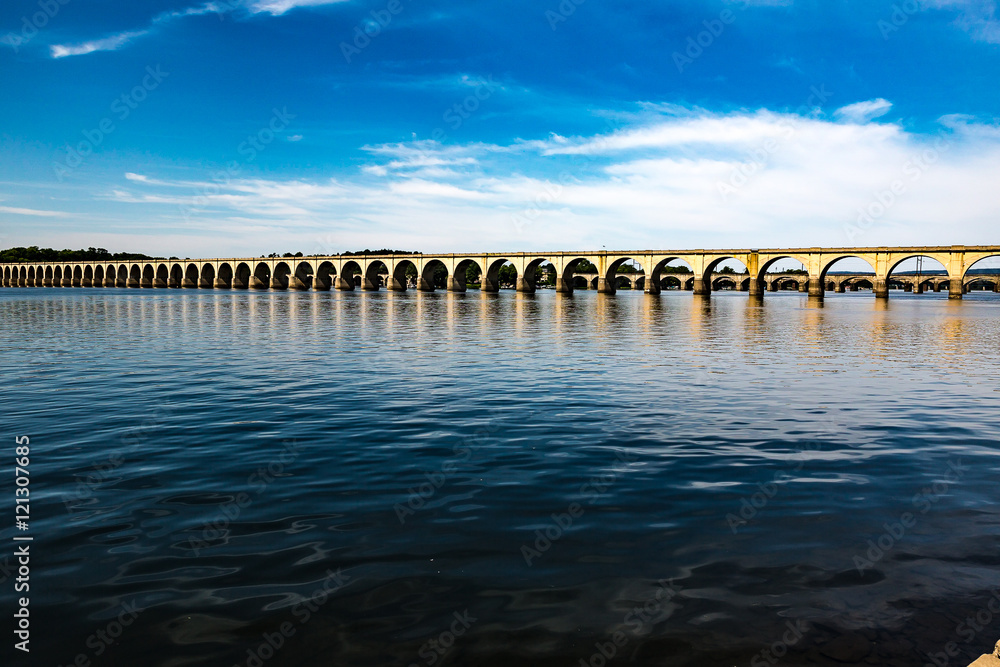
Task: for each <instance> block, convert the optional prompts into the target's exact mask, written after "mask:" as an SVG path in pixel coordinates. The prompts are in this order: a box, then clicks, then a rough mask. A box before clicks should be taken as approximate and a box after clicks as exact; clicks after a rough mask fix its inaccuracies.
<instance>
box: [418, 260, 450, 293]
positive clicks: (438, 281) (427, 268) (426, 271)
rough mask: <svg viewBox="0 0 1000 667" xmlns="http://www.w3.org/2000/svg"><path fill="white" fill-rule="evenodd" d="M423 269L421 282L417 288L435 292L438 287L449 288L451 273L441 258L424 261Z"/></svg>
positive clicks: (422, 290)
mask: <svg viewBox="0 0 1000 667" xmlns="http://www.w3.org/2000/svg"><path fill="white" fill-rule="evenodd" d="M423 265H424V266H423V269H422V270H421V271H420V284H419V286H418V288H417V289H419V290H420V291H421V292H433V291H434V290H436V289H447V287H448V278H450V277H451V276H450V275H449V271H448V267H447V265H446V264H445V263H444V262H442V261H441V260H440V259H431V260H427V261H425V262H423Z"/></svg>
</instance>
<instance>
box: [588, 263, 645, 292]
mask: <svg viewBox="0 0 1000 667" xmlns="http://www.w3.org/2000/svg"><path fill="white" fill-rule="evenodd" d="M634 265H637V266H634ZM623 266H629V267H630V268H631V269H632V271H622V273H626V274H632V276H633V277H632V278H628V277H627V276H619V274H618V272H619V270H620V269H621V268H622V267H623ZM648 275H650V274H649V270H648V268H647V267H645V266H643V263H642V259H641V258H640V257H633V256H623V257H616V258H615V259H614V261H611V262H609V263H608V268H607V270H606V271H605V272H604V285H605V289H604V290H603V291H604V292H606V293H607V294H614V293H615V292H616V291H617V290H618V286H619V284H621V285H622V289H624V288H625V281H627V282H628V287H629V288H630V289H631V287H632V284H633V283H634V282H635V281H636V280H638V279H639V278H640V277H641V278H643V279H645V278H646V276H648ZM621 278H625V281H622V280H620V279H621ZM600 289H601V286H600V282H598V290H600Z"/></svg>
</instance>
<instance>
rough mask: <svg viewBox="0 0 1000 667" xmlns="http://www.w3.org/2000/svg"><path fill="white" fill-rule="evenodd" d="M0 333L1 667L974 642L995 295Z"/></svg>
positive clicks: (75, 302) (444, 660)
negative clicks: (23, 628)
mask: <svg viewBox="0 0 1000 667" xmlns="http://www.w3.org/2000/svg"><path fill="white" fill-rule="evenodd" d="M0 323H2V324H0V325H2V340H0V362H2V368H3V379H4V382H3V394H4V395H3V411H2V415H0V423H2V424H3V433H4V438H5V440H6V441H7V442H8V446H7V447H8V451H7V452H5V453H3V454H2V456H3V457H5V459H6V460H8V461H11V460H12V459H13V455H14V451H13V449H14V436H15V435H27V436H30V438H31V450H32V456H31V477H32V482H31V492H32V501H33V502H32V523H31V533H32V534H33V535H34V537H35V540H34V542H33V543H32V547H31V548H32V552H33V558H32V574H31V576H32V579H31V605H32V614H33V628H34V633H33V635H32V648H33V650H32V659H33V661H32V664H39V665H41V664H55V665H64V664H70V663H71V662H72V661H74V660H77V659H78V656H80V655H83V656H85V659H86V660H88V661H90V663H91V664H94V665H220V666H231V665H259V664H262V663H263V664H267V665H275V666H278V665H309V666H312V665H316V666H320V665H323V666H325V665H402V666H408V665H421V666H423V665H427V666H429V665H555V666H559V665H566V666H569V665H581V664H583V665H588V664H589V665H593V666H595V667H600V666H601V665H603V664H605V662H606V663H607V664H609V665H613V664H622V665H625V664H635V665H755V666H756V665H773V664H780V665H807V664H809V665H843V664H847V665H868V664H878V665H923V664H925V663H929V662H931V661H932V657H931V656H934V655H935V654H937V653H940V652H943V651H945V647H946V645H947V644H948V643H949V642H955V651H957V652H958V653H959V655H958V656H956V657H947V656H946V657H947V660H948V661H949V662H948V664H952V665H963V666H964V665H965V664H966V663H967V662H968V661H969V659H971V658H974V657H976V656H978V655H979V654H980V653H983V652H987V651H988V650H990V649H991V648H992V646H993V643H994V642H995V641H996V640H997V639H998V638H1000V614H995V613H993V612H991V611H990V604H989V600H990V599H991V596H993V595H994V594H996V595H1000V593H997V590H998V588H1000V509H998V507H997V503H996V501H997V497H998V494H997V479H998V472H1000V444H998V433H1000V382H998V371H1000V300H998V299H997V298H996V295H986V294H974V295H969V296H968V297H967V298H966V299H964V300H963V301H962V302H959V303H955V302H949V301H948V300H947V299H946V298H944V295H937V294H925V295H920V296H917V295H910V294H903V293H901V292H900V293H895V292H894V293H893V295H892V297H891V299H890V301H889V302H888V304H885V303H879V302H877V301H876V300H875V299H874V298H873V297H872V296H871V294H870V293H868V294H864V293H850V294H830V295H828V296H827V298H826V301H825V302H824V303H815V302H813V301H810V300H808V299H807V297H805V296H804V295H799V294H797V293H786V294H782V293H778V294H768V295H767V298H766V300H765V301H764V302H763V304H761V303H759V302H753V301H750V300H748V298H747V296H746V295H745V294H740V293H731V294H724V293H723V294H716V295H713V296H712V297H711V299H710V300H705V299H702V298H693V297H692V296H691V294H690V293H664V294H663V295H661V296H659V297H650V296H647V295H644V294H642V293H635V292H624V293H619V294H617V295H614V296H605V295H599V294H596V293H593V292H578V293H576V294H574V295H572V296H568V297H567V296H564V295H558V294H554V293H551V292H542V293H539V294H537V295H517V294H513V293H501V294H481V293H479V292H468V293H466V294H449V293H433V294H420V293H414V292H407V293H385V292H379V293H362V292H356V293H355V292H327V293H285V292H250V293H248V292H228V291H199V290H190V291H189V290H184V291H181V290H169V291H168V290H125V289H100V290H98V289H45V288H36V289H23V288H22V289H2V290H0ZM2 488H4V489H7V491H6V492H5V493H6V494H7V495H8V498H6V499H5V500H4V505H5V506H6V507H8V509H9V508H10V507H12V505H13V484H12V483H10V478H8V483H5V484H4V485H3V486H2ZM11 532H12V531H11V530H10V528H8V527H5V528H4V534H5V535H8V536H9V535H10V534H11ZM7 544H8V545H9V544H11V542H10V539H9V537H8V538H7ZM4 549H5V550H4V552H3V553H2V554H0V558H2V557H4V556H9V554H12V552H13V549H12V548H10V547H9V546H8V547H5V548H4ZM13 595H14V594H13V589H12V586H11V582H10V581H9V580H8V581H7V582H6V583H4V585H3V592H2V601H3V609H4V610H5V611H4V613H5V614H7V613H8V612H9V611H10V610H13V608H14V601H13ZM994 604H995V603H994ZM977 614H978V615H979V616H978V617H979V619H980V620H979V623H978V624H974V625H973V626H969V625H968V624H967V623H966V622H965V620H964V619H966V618H968V617H970V616H971V617H973V618H975V617H976V615H977ZM987 616H989V619H988V622H985V623H984V619H985V618H986V617H987ZM5 625H8V624H5ZM122 626H124V627H122ZM973 627H978V628H979V630H974V629H973ZM111 635H115V636H114V637H112V636H111ZM7 641H8V640H5V643H6V642H7ZM8 648H9V645H8V646H5V647H4V650H7V649H8ZM609 656H610V657H609ZM581 661H582V662H581ZM939 664H940V663H939Z"/></svg>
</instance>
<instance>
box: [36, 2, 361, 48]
mask: <svg viewBox="0 0 1000 667" xmlns="http://www.w3.org/2000/svg"><path fill="white" fill-rule="evenodd" d="M338 2H346V0H254V1H253V2H250V3H249V4H247V5H245V9H246V11H248V12H249V13H251V14H270V15H272V16H280V15H281V14H284V13H285V12H287V11H289V10H291V9H294V8H296V7H318V6H320V5H331V4H335V3H338ZM241 7H244V5H243V3H242V2H240V1H239V0H221V1H220V2H208V3H205V4H203V5H198V6H195V7H187V8H185V9H181V10H177V11H168V12H162V13H160V14H157V15H156V16H154V17H153V19H152V21H151V22H150V27H148V28H144V29H142V30H127V31H125V32H120V33H117V34H115V35H110V36H108V37H104V38H101V39H95V40H91V41H87V42H82V43H80V44H53V45H51V46H50V47H49V53H50V55H51V57H52V58H66V57H68V56H82V55H86V54H88V53H94V52H96V51H117V50H118V49H120V48H122V47H123V46H125V45H126V44H128V43H129V42H131V41H133V40H134V39H137V38H139V37H144V36H146V35H148V34H149V33H151V32H152V31H153V28H154V27H156V26H158V25H163V24H166V23H170V22H171V21H174V20H176V19H179V18H184V17H186V16H201V15H203V14H213V13H215V14H226V13H229V12H233V11H236V10H237V9H239V8H241Z"/></svg>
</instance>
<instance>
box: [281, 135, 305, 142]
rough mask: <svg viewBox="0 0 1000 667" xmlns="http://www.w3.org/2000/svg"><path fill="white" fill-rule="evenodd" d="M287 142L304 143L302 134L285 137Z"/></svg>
mask: <svg viewBox="0 0 1000 667" xmlns="http://www.w3.org/2000/svg"><path fill="white" fill-rule="evenodd" d="M285 140H286V141H291V142H293V143H294V142H296V141H302V135H301V134H292V135H289V136H287V137H285Z"/></svg>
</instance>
